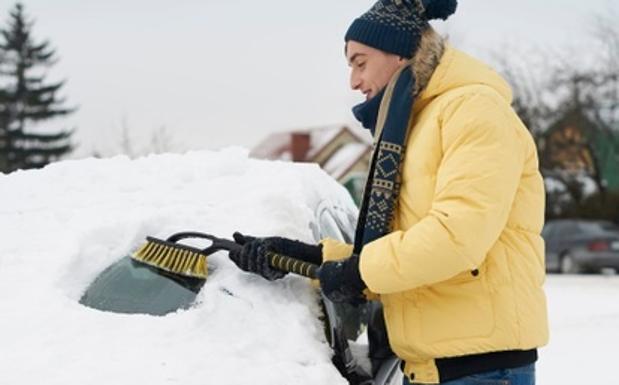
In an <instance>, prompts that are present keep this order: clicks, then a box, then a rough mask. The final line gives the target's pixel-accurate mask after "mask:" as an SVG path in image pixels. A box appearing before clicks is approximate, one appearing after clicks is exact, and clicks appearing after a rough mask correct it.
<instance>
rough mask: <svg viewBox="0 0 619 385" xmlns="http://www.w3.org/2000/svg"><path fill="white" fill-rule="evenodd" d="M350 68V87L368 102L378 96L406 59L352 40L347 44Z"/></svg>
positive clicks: (347, 57)
mask: <svg viewBox="0 0 619 385" xmlns="http://www.w3.org/2000/svg"><path fill="white" fill-rule="evenodd" d="M346 59H347V60H348V65H349V66H350V69H351V70H350V87H351V88H352V89H353V90H359V91H361V92H362V93H363V94H364V95H365V98H366V100H368V99H371V98H372V97H374V96H376V95H377V94H378V93H379V92H380V91H381V90H382V89H383V88H384V87H385V86H386V85H387V83H389V80H390V79H391V77H392V76H393V74H394V73H395V72H396V71H397V70H398V69H400V67H402V66H403V65H404V64H405V63H406V59H404V58H401V57H399V56H397V55H394V54H391V53H387V52H383V51H381V50H378V49H376V48H372V47H369V46H367V45H365V44H361V43H359V42H356V41H353V40H350V41H348V43H346Z"/></svg>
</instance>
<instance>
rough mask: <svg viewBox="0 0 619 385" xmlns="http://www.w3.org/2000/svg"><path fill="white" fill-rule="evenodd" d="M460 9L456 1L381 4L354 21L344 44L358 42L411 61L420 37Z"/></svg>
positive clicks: (403, 0)
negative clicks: (437, 21)
mask: <svg viewBox="0 0 619 385" xmlns="http://www.w3.org/2000/svg"><path fill="white" fill-rule="evenodd" d="M457 6H458V1H457V0H378V1H377V2H376V4H374V6H373V7H372V8H371V9H370V10H369V11H367V12H366V13H364V14H363V15H361V17H359V18H357V19H355V21H354V22H353V23H352V25H351V26H350V28H348V31H347V32H346V37H345V40H346V42H348V41H349V40H354V41H358V42H359V43H363V44H365V45H368V46H370V47H374V48H376V49H379V50H381V51H384V52H389V53H393V54H396V55H398V56H400V57H404V58H407V59H410V58H412V57H413V56H414V54H415V51H416V50H417V47H418V45H419V40H420V39H421V34H422V33H423V31H424V30H425V29H426V28H427V27H428V26H429V23H428V21H429V20H434V19H442V20H447V18H448V17H449V16H450V15H452V14H453V13H454V12H455V11H456V8H457Z"/></svg>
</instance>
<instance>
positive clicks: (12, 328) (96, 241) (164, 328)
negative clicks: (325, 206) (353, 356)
mask: <svg viewBox="0 0 619 385" xmlns="http://www.w3.org/2000/svg"><path fill="white" fill-rule="evenodd" d="M0 191H2V197H3V204H2V206H0V234H2V239H3V240H2V242H0V314H2V317H0V341H2V349H0V362H2V367H3V369H2V371H0V383H7V384H35V383H36V384H82V383H85V384H90V385H93V384H95V385H96V384H106V385H107V384H112V383H113V384H134V383H136V382H139V383H147V384H149V385H156V384H170V383H179V384H183V385H191V384H205V383H210V384H215V383H219V384H246V383H248V382H251V383H252V384H275V383H280V384H283V383H295V384H324V383H329V384H345V383H346V382H345V380H343V379H342V378H341V377H340V375H339V374H338V372H337V370H336V369H335V367H334V366H333V365H332V364H331V360H330V357H331V351H330V349H329V347H328V345H327V344H326V342H325V340H324V333H323V326H322V324H321V322H320V321H319V320H318V316H319V313H320V309H319V305H318V302H317V301H318V299H317V296H316V294H315V292H314V291H313V289H312V288H311V287H310V284H309V282H308V281H307V280H306V279H303V278H297V277H290V276H289V277H287V278H285V279H283V280H280V281H277V282H267V281H266V280H264V279H262V278H260V277H257V276H253V275H249V274H245V273H242V272H240V271H239V270H238V269H237V268H236V267H235V266H234V265H233V264H232V263H231V262H229V261H228V259H227V256H226V255H225V254H223V253H219V254H216V255H214V256H212V257H211V258H210V260H209V262H210V263H212V264H213V265H215V266H216V267H217V269H216V270H215V271H214V272H213V273H212V274H211V275H210V276H209V279H208V280H207V282H206V284H205V286H204V288H203V289H202V291H201V292H200V294H199V295H198V298H197V304H196V305H195V306H194V307H193V308H191V309H189V310H186V311H179V312H176V313H172V314H169V315H167V316H164V317H155V316H148V315H127V314H115V313H109V312H101V311H98V310H94V309H91V308H87V307H85V306H82V305H80V304H79V303H78V300H79V298H80V296H81V295H82V293H83V292H84V290H85V289H86V288H87V287H88V285H89V284H90V283H91V282H92V281H93V279H94V278H95V277H96V276H97V275H98V274H99V273H101V271H102V270H103V269H105V268H106V267H107V266H109V265H110V264H112V263H114V262H115V261H117V260H118V259H120V258H121V257H123V256H125V255H128V254H129V253H130V252H131V251H132V250H133V249H134V248H136V247H137V246H138V245H139V244H140V243H141V242H142V241H143V239H144V237H145V236H146V235H153V236H157V237H166V236H167V235H170V234H171V233H174V232H177V231H180V230H201V231H205V232H211V233H213V234H215V235H218V236H223V237H230V236H231V234H232V232H233V231H236V230H239V231H243V232H246V233H249V234H253V235H274V234H278V235H285V236H289V237H293V238H298V239H301V240H304V241H313V239H312V233H311V230H310V228H309V227H308V223H309V222H310V221H311V220H312V216H313V215H314V213H313V212H312V208H313V207H315V205H316V204H317V202H318V201H320V200H322V199H328V200H330V201H332V202H333V204H335V205H341V206H343V207H346V208H348V209H354V204H353V202H352V200H351V199H350V197H349V196H348V194H347V193H346V191H345V190H344V189H343V187H341V186H339V185H337V183H335V181H334V180H333V179H332V178H330V177H329V176H328V175H327V174H326V173H324V172H323V171H322V170H320V169H319V168H318V167H317V166H316V165H311V164H292V163H287V162H270V161H260V160H253V159H249V158H248V156H247V151H245V150H243V149H238V148H230V149H226V150H222V151H219V152H192V153H188V154H185V155H171V154H166V155H158V156H149V157H146V158H141V159H137V160H129V159H128V158H126V157H117V158H113V159H107V160H95V159H88V160H79V161H66V162H60V163H57V164H54V165H51V166H48V167H46V168H44V169H42V170H34V171H25V172H15V173H13V174H10V175H5V176H2V177H1V178H0ZM230 293H232V295H230Z"/></svg>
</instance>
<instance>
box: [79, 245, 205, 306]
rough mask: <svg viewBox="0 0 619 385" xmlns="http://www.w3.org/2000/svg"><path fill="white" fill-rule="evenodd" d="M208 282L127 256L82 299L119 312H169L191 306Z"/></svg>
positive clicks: (83, 301)
mask: <svg viewBox="0 0 619 385" xmlns="http://www.w3.org/2000/svg"><path fill="white" fill-rule="evenodd" d="M204 282H205V281H204V280H202V279H197V278H186V277H180V276H174V275H171V274H167V273H166V272H164V271H162V270H159V269H156V268H154V267H151V266H148V265H145V264H143V263H141V262H138V261H135V260H133V259H131V258H130V257H125V258H123V259H121V260H120V261H118V262H116V263H115V264H113V265H112V266H110V267H108V268H107V269H105V270H104V271H103V272H102V273H101V274H100V275H99V276H98V277H97V279H96V280H95V281H94V282H93V283H92V284H91V285H90V286H89V287H88V290H86V292H85V293H84V295H83V296H82V298H81V299H80V303H81V304H83V305H86V306H88V307H92V308H95V309H99V310H103V311H113V312H116V313H145V314H152V315H165V314H168V313H171V312H174V311H176V310H178V309H187V308H189V307H190V306H191V304H192V303H193V301H194V300H195V297H196V295H197V293H198V292H199V291H200V289H201V288H202V286H203V285H204Z"/></svg>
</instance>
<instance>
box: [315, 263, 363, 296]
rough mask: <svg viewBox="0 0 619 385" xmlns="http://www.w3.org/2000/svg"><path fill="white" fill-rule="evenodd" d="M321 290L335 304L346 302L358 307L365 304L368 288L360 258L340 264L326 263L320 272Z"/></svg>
mask: <svg viewBox="0 0 619 385" xmlns="http://www.w3.org/2000/svg"><path fill="white" fill-rule="evenodd" d="M318 279H320V288H321V289H322V292H323V294H324V295H325V296H326V297H327V298H329V299H330V300H331V301H333V302H346V303H349V304H351V305H355V306H358V305H360V304H362V303H364V302H365V296H364V295H363V290H364V289H365V288H366V287H367V286H366V285H365V282H363V279H361V272H360V271H359V256H358V255H356V254H353V255H352V256H351V257H350V258H348V259H345V260H343V261H338V262H325V263H324V264H323V265H322V266H321V267H320V270H318Z"/></svg>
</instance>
